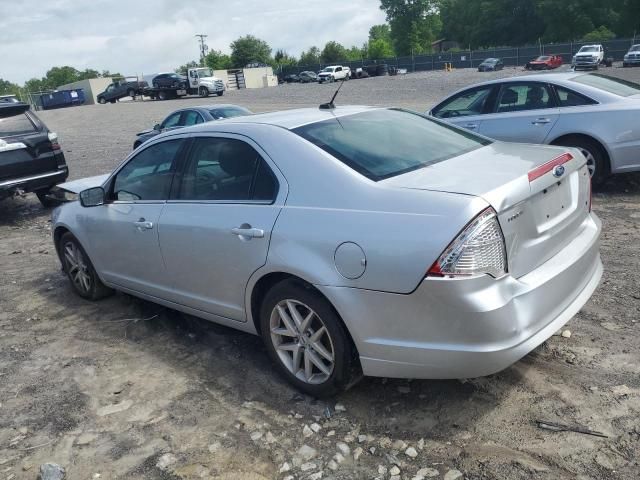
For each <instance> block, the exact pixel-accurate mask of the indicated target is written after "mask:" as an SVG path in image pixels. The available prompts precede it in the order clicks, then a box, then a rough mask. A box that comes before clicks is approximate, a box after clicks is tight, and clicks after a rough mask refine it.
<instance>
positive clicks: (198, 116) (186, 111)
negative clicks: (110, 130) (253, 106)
mask: <svg viewBox="0 0 640 480" xmlns="http://www.w3.org/2000/svg"><path fill="white" fill-rule="evenodd" d="M252 114H253V112H251V111H250V110H247V109H246V108H244V107H240V106H238V105H230V104H220V105H217V104H213V105H201V106H199V107H189V108H181V109H180V110H176V111H175V112H172V113H170V114H169V115H168V116H167V118H165V119H164V120H163V121H162V122H161V123H156V124H155V125H154V126H153V128H150V129H148V130H143V131H142V132H140V133H137V134H136V136H137V138H136V140H135V142H133V149H134V150H135V149H136V148H138V147H139V146H140V145H142V144H143V143H144V142H146V141H147V140H149V139H151V138H153V137H155V136H156V135H159V134H161V133H162V132H166V131H169V130H175V129H177V128H183V127H190V126H192V125H198V124H199V123H205V122H211V121H213V120H222V119H224V118H233V117H241V116H244V115H252Z"/></svg>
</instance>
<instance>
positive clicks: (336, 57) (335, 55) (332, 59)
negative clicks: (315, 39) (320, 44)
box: [320, 41, 347, 63]
mask: <svg viewBox="0 0 640 480" xmlns="http://www.w3.org/2000/svg"><path fill="white" fill-rule="evenodd" d="M320 58H321V59H322V62H323V63H336V62H339V61H340V60H346V59H347V50H346V49H345V48H344V47H343V46H342V45H341V44H339V43H338V42H334V41H330V42H327V43H326V45H325V46H324V48H323V49H322V53H321V54H320Z"/></svg>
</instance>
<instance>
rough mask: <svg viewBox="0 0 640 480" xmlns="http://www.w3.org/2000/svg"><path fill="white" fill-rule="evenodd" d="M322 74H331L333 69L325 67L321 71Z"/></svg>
mask: <svg viewBox="0 0 640 480" xmlns="http://www.w3.org/2000/svg"><path fill="white" fill-rule="evenodd" d="M322 71H323V72H333V67H325V68H323V69H322Z"/></svg>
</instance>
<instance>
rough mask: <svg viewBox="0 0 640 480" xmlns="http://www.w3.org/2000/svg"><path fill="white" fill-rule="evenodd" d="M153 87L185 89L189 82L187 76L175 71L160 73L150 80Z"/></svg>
mask: <svg viewBox="0 0 640 480" xmlns="http://www.w3.org/2000/svg"><path fill="white" fill-rule="evenodd" d="M151 84H152V85H153V88H182V89H184V90H187V88H188V86H189V83H188V81H187V77H185V76H183V75H178V74H177V73H161V74H159V75H156V76H155V77H153V80H151Z"/></svg>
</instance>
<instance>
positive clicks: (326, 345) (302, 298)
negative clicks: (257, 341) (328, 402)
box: [260, 280, 362, 397]
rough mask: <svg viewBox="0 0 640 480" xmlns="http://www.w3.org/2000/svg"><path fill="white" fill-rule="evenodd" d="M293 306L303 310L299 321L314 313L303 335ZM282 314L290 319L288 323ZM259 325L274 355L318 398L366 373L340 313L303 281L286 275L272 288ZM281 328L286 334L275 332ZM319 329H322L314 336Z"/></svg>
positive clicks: (284, 370) (285, 371)
mask: <svg viewBox="0 0 640 480" xmlns="http://www.w3.org/2000/svg"><path fill="white" fill-rule="evenodd" d="M291 309H295V311H296V312H297V313H298V317H299V320H302V319H306V318H309V317H308V316H309V315H312V316H311V320H310V322H309V325H308V326H307V328H306V329H305V330H304V332H303V333H302V335H300V334H299V330H298V328H299V327H300V323H302V322H300V321H299V320H296V319H295V318H294V317H293V314H292V313H291V312H292V311H293V310H291ZM282 311H284V312H285V316H284V317H283V316H282V314H281V313H280V312H282ZM283 318H286V319H288V323H289V327H286V326H285V321H284V320H283ZM302 321H304V320H302ZM291 322H293V324H292V323H291ZM260 326H261V328H260V330H261V335H262V339H263V341H264V343H265V345H266V347H267V351H268V353H269V356H270V357H271V359H272V360H273V361H274V362H275V364H276V365H277V367H278V370H279V371H280V373H281V374H282V375H283V376H284V377H285V378H286V379H287V380H288V381H289V382H290V383H291V384H293V385H294V386H295V387H296V388H298V389H299V390H301V391H303V392H305V393H307V394H309V395H312V396H314V397H328V396H333V395H336V394H337V393H340V392H343V391H345V390H347V389H348V388H350V387H351V386H352V385H354V384H355V383H356V382H357V381H358V380H360V378H362V371H361V369H360V363H359V361H358V359H357V355H356V350H355V348H354V346H353V344H352V342H351V339H350V337H349V335H348V334H347V332H346V329H345V327H344V325H343V324H342V321H341V320H340V317H339V316H338V314H337V313H336V311H335V310H334V308H333V307H332V306H331V304H330V303H329V302H328V301H327V300H326V299H325V298H324V297H323V296H322V295H320V294H319V293H318V292H317V291H316V290H313V289H311V288H309V287H306V286H305V285H304V284H303V283H302V282H297V281H292V280H285V281H283V282H280V283H278V284H276V285H274V286H273V287H272V288H271V289H270V290H269V291H268V292H267V294H266V296H265V298H264V300H263V302H262V306H261V308H260ZM323 327H324V328H323ZM303 328H304V327H303ZM276 329H277V330H279V331H280V332H283V333H284V334H278V333H275V331H276ZM319 332H323V333H322V334H320V337H319V338H318V339H317V340H316V341H313V337H314V335H318V334H319ZM294 335H298V338H297V339H296V338H295V337H294ZM282 345H286V346H287V347H291V348H295V352H296V353H294V350H290V349H282V348H278V346H282ZM294 358H297V365H296V366H294V364H293V362H294ZM318 365H322V366H323V367H322V369H321V368H319V366H318ZM309 366H310V369H309ZM294 372H295V373H294ZM309 373H310V375H309Z"/></svg>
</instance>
